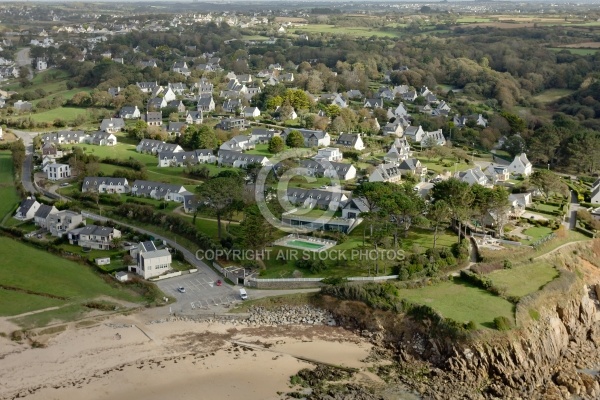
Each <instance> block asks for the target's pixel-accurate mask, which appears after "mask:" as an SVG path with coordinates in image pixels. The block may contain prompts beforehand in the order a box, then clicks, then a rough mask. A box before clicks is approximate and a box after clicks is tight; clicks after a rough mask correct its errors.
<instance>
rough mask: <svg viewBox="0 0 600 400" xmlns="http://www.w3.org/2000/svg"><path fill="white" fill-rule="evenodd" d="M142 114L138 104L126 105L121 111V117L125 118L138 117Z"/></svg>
mask: <svg viewBox="0 0 600 400" xmlns="http://www.w3.org/2000/svg"><path fill="white" fill-rule="evenodd" d="M140 116H141V113H140V110H139V108H138V106H125V107H122V108H121V111H119V117H121V118H123V119H136V118H139V117H140Z"/></svg>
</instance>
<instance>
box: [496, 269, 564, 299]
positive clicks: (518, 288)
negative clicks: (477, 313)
mask: <svg viewBox="0 0 600 400" xmlns="http://www.w3.org/2000/svg"><path fill="white" fill-rule="evenodd" d="M558 275H559V274H558V271H557V270H556V269H555V268H554V267H553V266H552V265H550V264H548V263H547V262H544V261H540V262H536V263H535V264H524V265H522V266H519V267H514V268H512V269H503V270H499V271H494V272H492V273H491V274H489V275H488V277H489V278H490V279H491V280H492V282H494V285H496V286H500V287H505V288H506V289H507V292H506V293H507V294H508V295H509V296H519V297H522V296H525V295H528V294H530V293H533V292H536V291H538V290H540V288H541V287H542V286H544V285H545V284H547V283H548V282H550V281H552V280H554V279H555V278H557V277H558Z"/></svg>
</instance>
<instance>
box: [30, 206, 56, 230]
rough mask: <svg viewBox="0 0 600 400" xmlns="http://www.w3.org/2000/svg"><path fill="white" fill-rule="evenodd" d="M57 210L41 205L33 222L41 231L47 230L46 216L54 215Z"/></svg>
mask: <svg viewBox="0 0 600 400" xmlns="http://www.w3.org/2000/svg"><path fill="white" fill-rule="evenodd" d="M56 213H58V210H57V209H56V207H54V206H49V205H47V204H41V205H40V208H38V210H37V211H36V212H35V215H34V217H33V220H34V222H35V225H36V226H39V227H40V228H42V229H47V228H48V216H49V215H50V214H56Z"/></svg>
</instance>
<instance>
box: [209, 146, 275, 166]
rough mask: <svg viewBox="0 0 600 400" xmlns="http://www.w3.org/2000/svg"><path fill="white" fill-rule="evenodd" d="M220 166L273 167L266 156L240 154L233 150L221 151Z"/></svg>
mask: <svg viewBox="0 0 600 400" xmlns="http://www.w3.org/2000/svg"><path fill="white" fill-rule="evenodd" d="M218 162H219V165H225V166H229V167H236V168H245V167H246V166H248V165H250V164H259V165H261V166H263V167H264V166H267V165H271V161H269V159H268V158H267V157H266V156H261V155H257V154H248V153H240V152H238V151H231V150H223V149H220V150H219V158H218Z"/></svg>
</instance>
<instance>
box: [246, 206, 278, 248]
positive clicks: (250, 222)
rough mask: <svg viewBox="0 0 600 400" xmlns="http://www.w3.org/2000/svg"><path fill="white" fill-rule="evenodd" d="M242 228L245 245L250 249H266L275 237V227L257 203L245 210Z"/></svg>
mask: <svg viewBox="0 0 600 400" xmlns="http://www.w3.org/2000/svg"><path fill="white" fill-rule="evenodd" d="M240 228H241V229H242V241H243V243H244V247H245V248H248V249H253V250H264V249H265V247H266V246H267V245H268V244H269V243H271V242H272V241H273V239H274V234H275V227H274V226H273V225H271V224H270V223H269V222H268V221H267V220H266V219H265V218H264V217H263V215H262V214H261V212H260V209H259V207H258V206H257V205H256V204H254V205H252V206H250V207H248V208H246V209H245V210H244V220H243V221H242V222H241V224H240Z"/></svg>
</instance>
